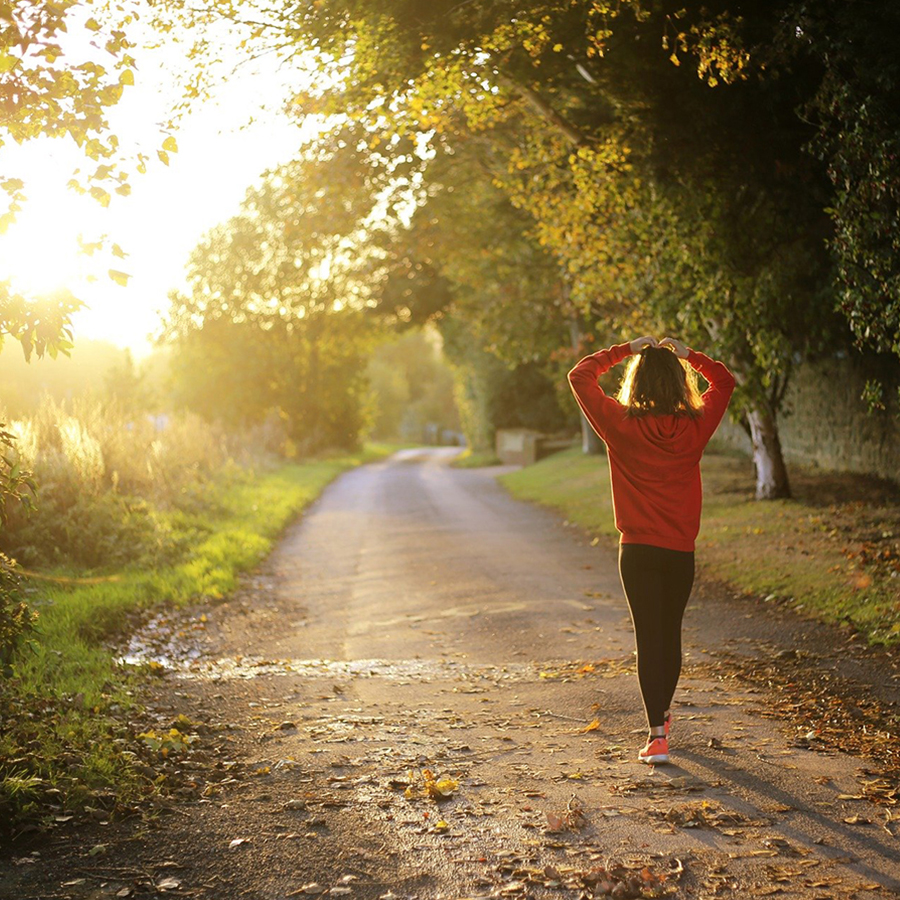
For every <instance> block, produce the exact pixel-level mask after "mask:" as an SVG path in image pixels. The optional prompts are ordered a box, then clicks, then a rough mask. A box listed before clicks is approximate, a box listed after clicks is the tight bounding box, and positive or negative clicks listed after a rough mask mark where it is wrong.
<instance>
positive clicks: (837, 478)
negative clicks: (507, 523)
mask: <svg viewBox="0 0 900 900" xmlns="http://www.w3.org/2000/svg"><path fill="white" fill-rule="evenodd" d="M702 473H703V481H704V513H703V524H702V527H701V530H700V534H699V536H698V539H697V560H698V564H699V566H700V571H701V574H702V576H703V577H706V578H708V579H717V580H720V581H725V582H728V583H729V584H730V585H732V586H733V587H734V588H736V589H737V590H739V591H742V592H746V593H748V594H757V595H762V596H770V595H772V596H773V597H777V598H779V599H782V600H787V601H789V602H791V603H793V604H794V605H795V606H796V607H798V608H800V609H801V610H803V611H805V612H807V613H810V614H813V615H815V616H818V617H820V618H822V619H825V620H826V621H832V622H837V621H846V620H849V621H850V622H852V623H853V624H854V625H855V626H856V627H857V628H859V629H860V630H861V631H863V632H865V634H866V635H867V637H868V638H869V639H870V640H871V641H873V642H877V643H890V644H893V643H898V642H900V583H898V575H897V574H896V573H898V572H900V563H898V562H897V560H898V556H900V550H898V542H897V538H898V536H900V495H898V492H897V489H896V487H894V486H892V485H889V484H887V483H884V482H877V481H876V480H874V479H871V478H867V477H865V476H856V475H836V474H834V473H821V472H817V471H815V470H803V469H799V468H797V467H793V468H792V473H791V474H792V481H793V486H794V493H795V497H796V499H793V500H776V501H768V502H757V501H756V500H754V499H753V467H752V464H751V463H750V461H749V460H747V459H744V458H741V457H736V456H734V455H720V454H715V453H707V455H706V456H705V457H704V460H703V464H702ZM500 480H501V481H502V482H503V484H504V485H505V486H506V487H507V489H508V490H509V491H510V493H512V495H513V496H515V497H517V498H519V499H522V500H529V501H532V502H536V503H539V504H541V505H544V506H549V507H552V508H554V509H556V510H558V511H559V512H560V514H561V515H562V516H564V517H565V518H566V519H568V520H569V521H570V522H573V523H575V524H577V525H579V526H581V527H582V528H584V529H585V530H586V531H588V532H589V533H591V534H593V535H595V536H596V537H597V538H598V540H609V541H610V542H611V543H612V542H614V541H615V540H617V537H618V532H617V531H616V528H615V524H614V520H613V513H612V504H611V500H610V488H609V470H608V467H607V462H606V457H605V456H599V457H598V456H594V457H587V456H584V455H583V454H582V453H581V451H580V450H579V449H573V450H567V451H563V452H561V453H557V454H555V455H554V456H551V457H549V458H548V459H545V460H542V461H541V462H539V463H536V464H535V465H533V466H528V467H526V468H523V469H520V470H518V471H516V472H512V473H509V474H507V475H504V476H502V477H501V479H500Z"/></svg>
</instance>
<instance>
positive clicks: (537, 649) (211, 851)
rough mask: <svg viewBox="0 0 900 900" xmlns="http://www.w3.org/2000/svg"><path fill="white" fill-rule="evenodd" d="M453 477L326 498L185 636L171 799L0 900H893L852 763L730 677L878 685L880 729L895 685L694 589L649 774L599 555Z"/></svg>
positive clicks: (886, 846) (350, 478)
mask: <svg viewBox="0 0 900 900" xmlns="http://www.w3.org/2000/svg"><path fill="white" fill-rule="evenodd" d="M454 452H455V451H452V450H446V449H419V450H406V451H402V452H400V453H398V454H396V455H395V456H393V457H391V458H390V459H389V460H387V461H384V462H381V463H377V464H372V465H368V466H365V467H362V468H360V469H356V470H354V471H351V472H349V473H347V474H345V475H343V476H342V477H341V478H339V479H338V480H337V481H336V482H335V483H334V484H332V485H331V486H330V487H329V488H328V489H327V490H326V492H325V493H324V494H323V496H322V497H321V498H320V500H319V501H318V502H317V503H316V504H315V505H314V506H313V507H312V508H311V509H310V510H309V511H308V512H307V514H306V515H305V516H304V517H303V518H302V520H301V521H299V522H298V523H297V524H296V525H294V526H293V527H292V528H291V529H289V530H288V532H287V533H286V535H285V537H284V540H283V541H282V542H281V543H280V545H279V546H278V548H277V549H276V551H275V552H274V553H273V555H272V556H271V557H270V559H269V560H268V561H267V563H266V564H265V565H264V566H263V568H262V569H261V570H260V571H259V572H258V573H257V574H255V575H254V576H253V577H252V578H250V579H248V581H247V584H246V586H245V588H244V589H243V590H242V591H241V592H240V593H239V594H238V595H237V596H236V597H234V598H232V599H231V600H230V601H229V602H227V603H223V604H219V605H213V606H206V607H203V608H202V610H201V609H199V608H198V609H197V610H194V611H192V612H191V613H190V615H189V617H188V620H189V621H193V622H197V621H199V617H200V616H201V613H202V614H203V615H205V617H206V620H205V622H204V624H203V627H202V628H199V627H198V628H193V629H185V628H182V629H181V632H182V634H181V636H179V637H177V638H176V640H177V642H178V644H179V646H180V648H181V649H180V651H179V653H178V654H176V656H177V657H178V659H177V660H176V661H174V662H173V661H172V660H169V662H170V663H171V666H172V667H171V671H170V673H169V674H168V675H167V676H166V677H165V678H163V679H160V681H159V686H158V696H157V698H156V699H155V700H154V710H155V712H156V714H157V715H158V716H159V719H160V722H164V721H169V720H171V719H173V718H174V717H175V716H177V715H184V716H187V717H188V718H189V719H191V720H192V721H196V722H200V723H204V724H203V727H200V728H198V731H199V732H200V735H199V741H198V744H197V748H199V749H197V751H196V752H197V755H196V756H195V757H193V758H192V759H193V762H192V761H191V760H190V759H189V760H188V761H186V762H185V770H186V771H188V772H189V773H192V774H191V777H192V778H193V779H194V780H193V782H192V784H193V785H194V788H192V789H190V790H187V791H185V799H184V800H183V801H182V802H179V803H177V804H175V805H174V806H173V807H172V808H171V809H169V810H167V811H164V812H162V813H160V815H159V816H158V817H156V818H153V819H151V820H149V821H148V820H146V819H138V820H134V821H126V822H119V823H117V822H114V823H111V824H109V825H106V826H102V825H97V826H96V827H92V829H85V830H82V831H79V832H78V833H69V834H68V835H66V836H64V837H60V838H56V839H54V841H53V842H52V843H50V844H47V845H45V846H43V847H39V849H38V851H37V852H38V854H39V855H38V856H32V862H30V863H21V864H20V865H16V866H13V867H12V868H11V869H10V870H9V871H8V872H7V873H6V875H4V876H2V877H0V897H5V898H13V897H15V898H16V900H38V898H45V897H46V898H51V897H53V898H62V897H71V898H84V897H90V898H94V897H107V896H120V897H128V896H135V897H151V896H163V895H166V896H168V895H172V896H193V897H203V898H223V900H224V898H228V900H232V898H253V900H257V898H259V900H281V898H287V897H315V896H326V897H337V896H345V897H351V898H360V900H374V898H385V897H386V898H388V900H393V898H398V900H400V898H421V900H426V898H429V900H430V898H447V900H454V898H468V897H538V898H541V897H558V898H577V897H579V896H582V895H584V896H593V895H598V896H599V895H601V894H603V893H604V892H607V891H610V892H612V896H614V897H618V898H621V897H626V896H638V893H637V891H638V889H640V890H641V891H643V893H642V894H640V895H641V896H651V895H660V896H661V895H673V896H684V897H720V896H732V897H764V896H772V895H778V896H783V897H803V898H835V897H860V898H866V897H883V896H895V895H896V892H897V891H898V890H900V842H898V837H897V835H898V833H900V813H897V814H896V815H897V821H896V822H895V821H894V820H893V814H892V807H891V806H890V805H884V804H881V805H875V804H873V803H870V802H869V801H868V799H866V796H867V795H866V792H865V790H864V787H861V784H862V785H864V782H865V779H866V778H867V777H870V778H874V776H866V775H864V774H863V775H861V770H866V769H868V767H869V766H870V764H869V763H866V762H864V761H862V760H860V759H857V758H854V757H853V756H850V755H846V754H842V753H839V752H836V751H834V750H832V749H830V748H829V747H828V746H827V745H824V744H822V743H821V742H819V741H817V740H815V739H814V738H812V737H810V738H809V739H807V738H803V737H802V735H801V736H800V739H798V731H797V727H796V726H788V725H786V724H785V723H783V722H780V721H778V720H775V719H773V718H771V717H770V716H769V715H768V712H769V711H770V710H771V709H772V708H773V707H774V706H775V705H777V701H778V699H779V698H778V696H777V695H775V694H772V693H771V692H769V691H768V690H767V689H766V688H765V687H764V686H761V685H760V684H759V682H758V681H749V680H744V679H742V678H741V677H739V675H738V674H736V673H737V672H738V669H735V668H734V667H733V666H730V665H729V664H728V662H727V660H726V659H725V656H727V655H728V654H732V655H736V656H737V657H740V658H744V659H751V660H761V661H763V662H768V663H770V664H772V663H773V661H774V664H775V665H777V664H778V660H779V659H788V658H793V655H794V654H799V656H800V657H802V658H804V659H808V660H812V661H813V663H814V664H815V665H817V666H820V667H827V668H829V670H830V671H832V670H833V671H834V673H835V677H836V678H837V677H838V675H840V676H841V677H846V678H855V679H856V681H857V682H858V683H862V681H863V679H865V678H872V679H873V683H874V676H872V675H871V674H870V673H871V670H872V668H873V666H875V668H877V669H878V672H879V673H880V675H881V679H880V680H879V682H878V685H876V688H877V691H878V692H880V695H883V697H884V702H885V703H888V704H889V703H891V702H893V699H895V698H894V694H893V693H892V691H895V689H896V687H897V680H896V679H895V678H894V677H893V675H892V670H890V669H888V668H885V667H884V666H883V665H882V666H881V667H880V668H879V667H878V666H877V665H875V663H873V661H872V659H871V658H869V657H868V656H867V655H866V653H865V652H864V651H859V652H856V651H854V652H849V651H846V650H845V649H844V645H843V643H842V641H843V636H841V635H839V634H838V632H837V631H835V630H832V629H828V628H825V627H822V626H815V625H812V624H811V623H805V622H804V621H803V620H800V619H798V618H796V616H795V615H794V614H793V613H790V612H787V611H784V610H771V609H769V608H768V607H762V606H760V605H759V604H754V603H751V602H748V601H746V600H735V599H734V598H729V597H724V596H720V595H717V594H716V592H715V591H714V590H710V589H706V590H702V591H700V592H699V596H698V598H697V599H696V601H694V602H692V605H691V607H689V613H688V619H687V623H686V627H687V631H686V635H687V647H686V649H687V656H686V670H685V675H684V677H683V681H682V686H681V689H680V691H679V694H678V696H677V698H676V704H675V707H674V723H673V732H672V760H673V764H672V765H669V766H665V767H656V768H654V767H646V766H641V765H639V764H638V763H637V761H636V753H637V750H638V748H639V746H640V745H641V743H642V740H643V735H644V726H643V719H642V713H641V709H640V700H639V696H638V692H637V685H636V681H635V678H634V674H633V656H632V653H631V650H632V636H631V627H630V622H629V619H628V615H627V610H626V607H625V603H624V599H623V597H622V592H621V588H620V585H619V581H618V575H617V572H616V564H615V551H614V548H612V547H610V546H606V545H600V546H591V543H590V541H589V540H588V539H587V538H585V536H584V535H583V534H581V533H580V532H579V531H578V530H577V529H574V528H571V527H568V526H567V525H566V524H565V523H563V522H562V521H561V520H560V518H559V517H558V516H556V515H554V514H553V513H551V512H548V511H545V510H541V509H537V508H534V507H532V506H529V505H526V504H522V503H519V502H516V501H514V500H512V499H510V498H509V497H508V496H507V495H506V494H505V492H504V491H503V490H502V489H501V488H500V487H499V486H498V485H497V483H496V480H495V476H496V475H497V473H498V471H503V469H497V468H493V469H470V470H466V469H454V468H452V467H450V466H448V462H449V460H450V459H451V458H452V456H453V454H454ZM186 630H187V631H188V632H189V633H188V636H187V637H184V632H185V631H186ZM145 637H146V639H147V643H148V644H150V643H152V639H151V636H147V635H145ZM839 642H841V643H839ZM185 648H187V649H185ZM723 654H724V655H723ZM867 683H868V682H867ZM876 688H873V690H875V689H876ZM809 728H810V729H811V730H814V728H815V723H809ZM861 779H862V781H861ZM436 798H437V799H436ZM100 843H102V844H103V846H104V847H105V849H104V851H103V852H102V854H101V855H94V856H90V855H89V853H90V850H91V848H92V847H95V846H97V844H100ZM20 862H21V861H20Z"/></svg>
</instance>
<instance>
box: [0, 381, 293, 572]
mask: <svg viewBox="0 0 900 900" xmlns="http://www.w3.org/2000/svg"><path fill="white" fill-rule="evenodd" d="M2 420H3V418H2V414H0V421H2ZM7 428H8V430H9V431H10V432H12V433H13V434H14V435H15V436H16V438H17V441H16V444H17V449H16V453H17V456H18V461H19V462H20V463H21V466H22V468H23V469H27V470H29V471H31V472H33V473H34V478H35V481H36V482H37V485H38V495H37V504H36V505H37V509H36V512H34V513H32V514H30V515H27V514H26V511H25V510H24V509H16V508H14V509H12V510H11V515H10V520H9V522H8V524H7V527H6V528H4V529H3V532H2V534H0V550H3V551H4V552H6V553H8V554H9V555H11V556H13V557H15V558H17V559H18V560H19V561H20V562H21V563H23V564H24V565H27V566H32V567H34V566H47V565H52V566H58V565H72V566H77V567H88V568H96V567H104V566H107V565H121V564H123V563H128V562H148V561H152V560H153V559H161V558H165V557H166V556H167V555H170V553H171V552H172V551H173V550H174V549H175V548H174V547H173V546H172V529H171V527H170V524H169V521H168V519H169V518H170V516H169V515H168V514H169V513H173V512H174V513H177V512H178V511H184V512H190V511H192V510H196V509H198V508H200V507H202V506H203V505H204V504H205V503H206V502H207V501H208V497H207V494H208V493H209V492H208V491H207V490H206V488H207V486H208V485H209V483H210V482H211V481H213V480H215V481H216V482H217V483H221V481H222V480H223V479H226V480H227V479H228V478H238V477H240V473H241V472H242V471H243V470H244V469H246V468H247V467H248V466H260V465H265V464H266V463H267V462H268V460H270V459H271V458H272V456H273V451H275V450H276V449H277V448H278V446H279V443H280V442H281V441H282V440H283V437H282V436H281V435H280V433H279V429H278V426H277V423H268V424H267V425H266V426H262V427H259V428H257V429H255V430H253V431H252V432H249V433H246V434H243V435H240V436H234V435H229V434H227V433H226V432H225V431H224V430H223V429H222V428H221V427H219V426H217V425H213V424H210V423H208V422H206V421H204V420H203V419H201V418H199V417H198V416H196V415H194V414H191V413H179V414H175V415H166V416H152V415H149V414H146V413H135V412H133V411H130V410H128V409H125V408H124V407H122V406H121V405H119V404H116V403H110V402H102V401H100V400H99V399H96V398H80V399H78V400H75V401H73V402H72V403H70V404H60V403H57V402H55V401H54V400H52V399H50V398H45V399H44V400H43V401H42V403H41V404H40V406H39V407H38V409H37V410H36V412H35V413H34V414H33V415H32V416H30V417H28V418H25V419H18V420H13V421H11V422H8V425H7Z"/></svg>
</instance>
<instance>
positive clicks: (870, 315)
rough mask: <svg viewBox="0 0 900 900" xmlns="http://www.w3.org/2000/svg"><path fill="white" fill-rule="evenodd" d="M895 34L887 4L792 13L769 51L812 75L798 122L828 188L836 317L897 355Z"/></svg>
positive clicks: (819, 6)
mask: <svg viewBox="0 0 900 900" xmlns="http://www.w3.org/2000/svg"><path fill="white" fill-rule="evenodd" d="M898 29H900V7H898V6H897V4H894V3H870V4H860V3H846V2H840V0H822V2H817V3H807V2H802V3H795V4H792V6H791V16H790V17H789V18H788V19H787V21H786V23H785V31H786V32H787V31H789V30H790V31H792V32H793V33H792V34H790V33H785V34H784V35H783V36H782V40H781V42H780V44H779V49H780V50H781V51H782V53H783V54H784V55H785V56H786V57H787V60H788V62H787V65H794V66H798V65H804V64H805V65H809V64H810V62H811V63H812V65H814V66H816V67H817V68H818V70H819V71H821V73H822V75H821V80H820V81H819V82H818V84H817V86H816V89H815V92H814V93H813V94H812V96H811V97H810V98H809V99H808V101H807V103H806V105H805V109H804V112H805V114H806V115H807V116H809V117H810V119H811V120H812V121H813V123H814V124H815V125H816V126H817V133H816V135H815V139H814V140H813V143H812V148H813V150H814V151H815V152H816V153H817V154H818V156H819V157H820V159H821V160H822V161H823V162H824V164H825V167H826V171H827V173H828V177H829V179H830V180H831V183H832V185H833V192H834V193H833V198H832V200H831V202H830V204H829V212H830V214H831V216H832V219H833V221H834V234H833V236H832V237H831V240H830V245H831V249H832V252H833V254H834V257H835V259H836V261H837V283H838V288H839V291H840V302H841V309H842V310H843V312H844V313H845V315H846V316H847V319H848V321H849V322H850V327H851V328H852V329H853V333H854V335H855V336H856V338H857V341H858V342H859V344H860V345H868V346H870V347H873V348H874V349H875V350H878V351H882V352H892V353H894V354H897V355H900V58H898V54H897V46H896V40H895V35H896V34H897V31H898ZM798 35H799V36H801V37H800V39H799V40H798V39H797V36H798Z"/></svg>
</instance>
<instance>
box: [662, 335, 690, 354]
mask: <svg viewBox="0 0 900 900" xmlns="http://www.w3.org/2000/svg"><path fill="white" fill-rule="evenodd" d="M659 346H660V347H671V348H672V349H673V350H674V351H675V355H676V356H678V357H680V358H681V359H687V358H688V353H689V352H690V351H689V350H688V348H687V347H685V345H684V344H682V343H681V341H679V340H678V338H673V337H664V338H663V339H662V340H661V341H660V342H659Z"/></svg>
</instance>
